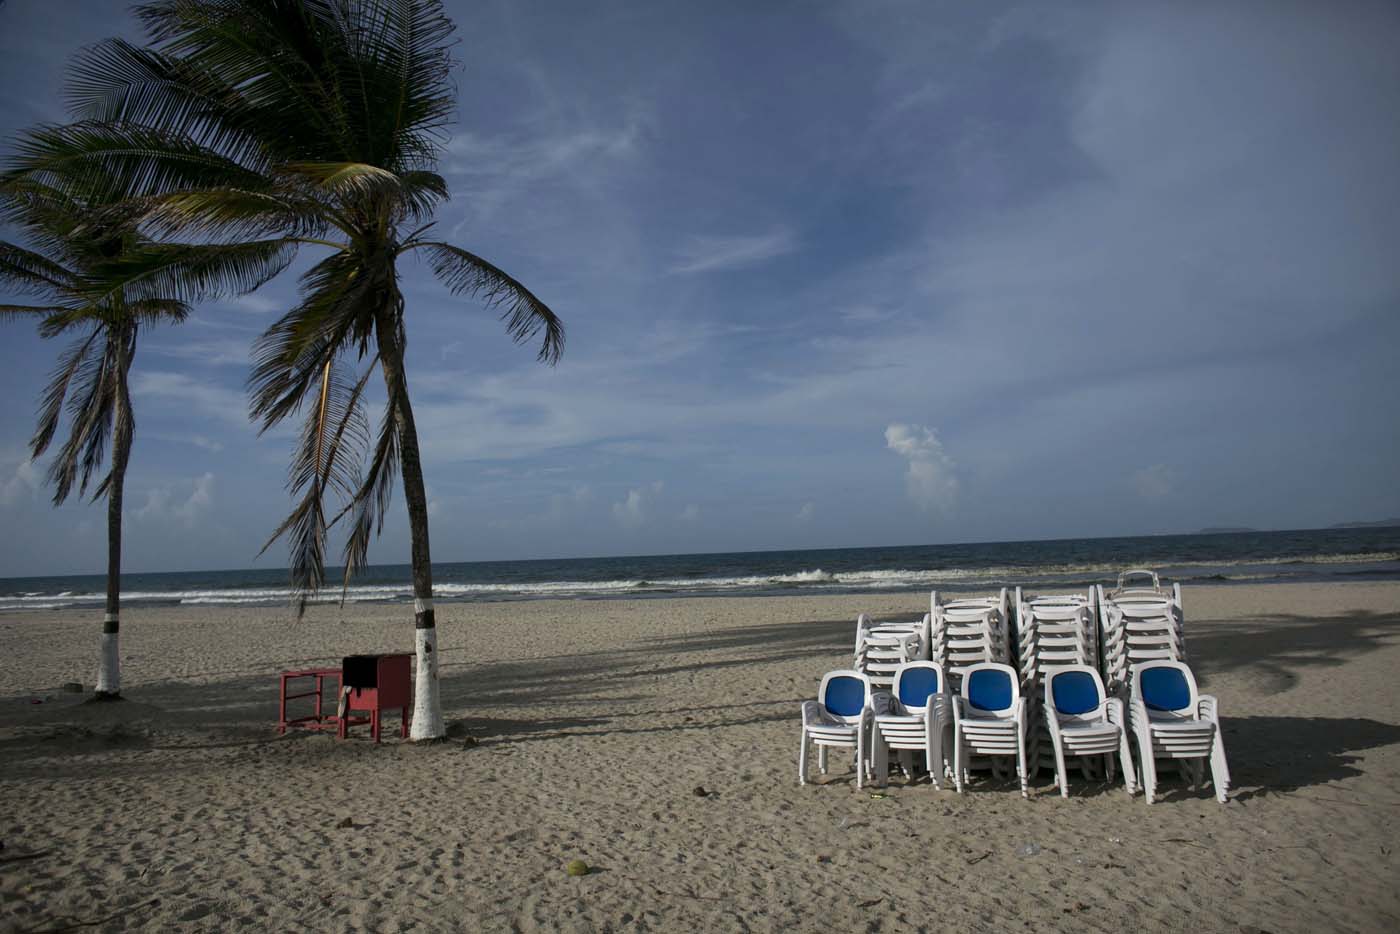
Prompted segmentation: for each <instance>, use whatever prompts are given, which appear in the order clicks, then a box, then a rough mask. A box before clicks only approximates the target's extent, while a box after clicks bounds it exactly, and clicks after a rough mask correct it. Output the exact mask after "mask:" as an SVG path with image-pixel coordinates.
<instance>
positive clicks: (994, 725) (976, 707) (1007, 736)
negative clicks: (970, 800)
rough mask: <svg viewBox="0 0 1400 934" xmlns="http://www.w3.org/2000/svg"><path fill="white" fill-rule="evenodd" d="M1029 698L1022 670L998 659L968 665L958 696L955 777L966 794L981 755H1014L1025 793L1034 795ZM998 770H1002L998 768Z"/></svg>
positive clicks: (954, 731)
mask: <svg viewBox="0 0 1400 934" xmlns="http://www.w3.org/2000/svg"><path fill="white" fill-rule="evenodd" d="M1026 726H1027V724H1026V700H1025V698H1024V697H1023V696H1022V695H1021V690H1020V685H1019V683H1018V682H1017V679H1016V669H1014V668H1012V667H1011V666H1010V665H1003V664H999V663H996V662H982V663H980V664H976V665H970V666H968V668H967V670H966V672H964V675H963V682H962V687H961V689H960V690H959V691H958V693H957V695H955V696H954V697H953V781H954V783H955V784H956V785H957V789H958V792H959V793H961V792H962V790H963V785H965V784H966V783H967V781H968V770H969V769H970V768H975V767H976V757H990V758H993V759H996V760H999V761H1005V757H1008V756H1010V757H1014V758H1015V761H1016V775H1017V777H1018V778H1019V779H1020V780H1021V797H1023V798H1026V797H1030V792H1029V789H1028V787H1027V783H1028V782H1029V780H1030V774H1029V761H1028V760H1027V758H1026ZM993 774H996V772H995V770H994V772H993Z"/></svg>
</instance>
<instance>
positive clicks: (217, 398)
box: [131, 370, 249, 429]
mask: <svg viewBox="0 0 1400 934" xmlns="http://www.w3.org/2000/svg"><path fill="white" fill-rule="evenodd" d="M131 393H132V395H133V396H136V397H137V398H149V399H158V400H161V401H163V402H167V403H170V404H171V405H173V406H175V407H177V409H179V408H184V409H185V410H193V411H194V412H196V413H199V414H203V415H212V416H214V417H216V418H218V419H220V420H221V421H224V422H227V423H228V424H230V425H237V426H238V427H239V428H243V429H246V428H248V425H249V423H248V403H247V402H246V400H245V399H244V398H243V394H242V393H240V392H235V391H234V390H231V389H225V388H223V387H222V386H217V385H215V384H213V383H210V382H208V381H205V380H197V379H195V378H194V377H192V376H189V375H187V374H185V373H173V372H167V371H162V370H142V371H140V372H139V373H136V374H135V375H134V376H133V377H132V380H131Z"/></svg>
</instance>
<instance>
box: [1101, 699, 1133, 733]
mask: <svg viewBox="0 0 1400 934" xmlns="http://www.w3.org/2000/svg"><path fill="white" fill-rule="evenodd" d="M1103 706H1104V716H1105V717H1107V718H1108V722H1109V723H1112V724H1114V725H1115V726H1121V727H1126V726H1127V725H1128V716H1127V711H1126V710H1124V708H1123V701H1122V700H1120V699H1119V698H1117V697H1110V698H1108V699H1107V700H1105V701H1104V702H1103Z"/></svg>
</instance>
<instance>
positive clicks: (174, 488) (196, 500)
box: [131, 473, 214, 525]
mask: <svg viewBox="0 0 1400 934" xmlns="http://www.w3.org/2000/svg"><path fill="white" fill-rule="evenodd" d="M183 487H184V484H180V483H176V484H170V485H167V486H159V487H153V488H151V489H149V490H147V491H146V499H145V502H143V503H142V504H141V505H140V506H138V507H137V508H136V509H133V510H132V511H131V515H132V517H133V518H135V519H139V520H151V519H167V518H175V519H179V520H180V521H181V522H183V523H184V524H186V525H194V524H195V522H196V520H198V519H199V517H200V516H202V515H203V514H204V513H206V512H208V511H209V510H210V508H211V507H212V506H213V505H214V475H213V474H212V473H205V474H202V475H201V476H198V477H196V478H195V479H194V480H193V481H192V482H191V483H190V492H189V493H188V495H181V493H180V491H181V490H183Z"/></svg>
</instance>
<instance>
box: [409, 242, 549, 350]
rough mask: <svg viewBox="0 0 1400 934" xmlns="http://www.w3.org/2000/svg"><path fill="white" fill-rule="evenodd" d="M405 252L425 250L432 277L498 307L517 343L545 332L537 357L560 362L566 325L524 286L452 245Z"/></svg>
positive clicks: (418, 244)
mask: <svg viewBox="0 0 1400 934" xmlns="http://www.w3.org/2000/svg"><path fill="white" fill-rule="evenodd" d="M404 249H406V250H414V249H421V250H425V251H426V252H427V254H428V257H429V263H430V264H431V266H432V269H433V274H434V275H435V276H437V277H438V278H439V279H441V280H442V282H443V284H444V285H446V286H447V288H448V289H449V290H450V291H451V292H452V294H454V295H461V294H466V295H470V296H472V297H474V298H476V299H477V300H479V301H481V302H482V303H483V304H484V305H486V306H487V307H488V308H499V309H500V310H501V320H503V321H504V322H505V323H506V331H507V333H509V334H510V336H511V337H512V338H513V339H514V340H515V342H516V343H517V344H523V343H525V342H526V341H528V340H530V339H531V338H532V337H534V336H535V335H536V334H538V333H539V332H540V331H543V332H544V337H543V339H542V340H541V342H540V350H539V354H538V357H539V359H540V360H541V361H543V362H545V363H551V364H552V363H555V362H557V361H558V359H559V355H560V354H562V353H563V352H564V322H563V321H561V320H560V319H559V316H558V315H556V314H555V313H554V312H553V311H550V309H549V306H548V305H546V304H545V303H544V302H542V301H540V300H539V299H538V298H536V297H535V296H534V294H533V293H531V292H530V290H529V289H527V288H525V286H523V285H522V284H520V283H519V282H517V281H516V280H515V279H513V278H511V277H510V276H509V275H507V274H506V273H505V272H504V271H502V270H500V269H497V268H496V267H495V266H493V265H491V264H490V263H488V262H487V261H486V260H484V259H482V258H481V257H480V256H477V255H476V254H475V253H469V252H467V251H466V250H464V249H462V248H461V247H457V246H453V245H452V244H450V243H441V242H438V241H434V240H420V241H417V242H410V243H408V244H405V246H404Z"/></svg>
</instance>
